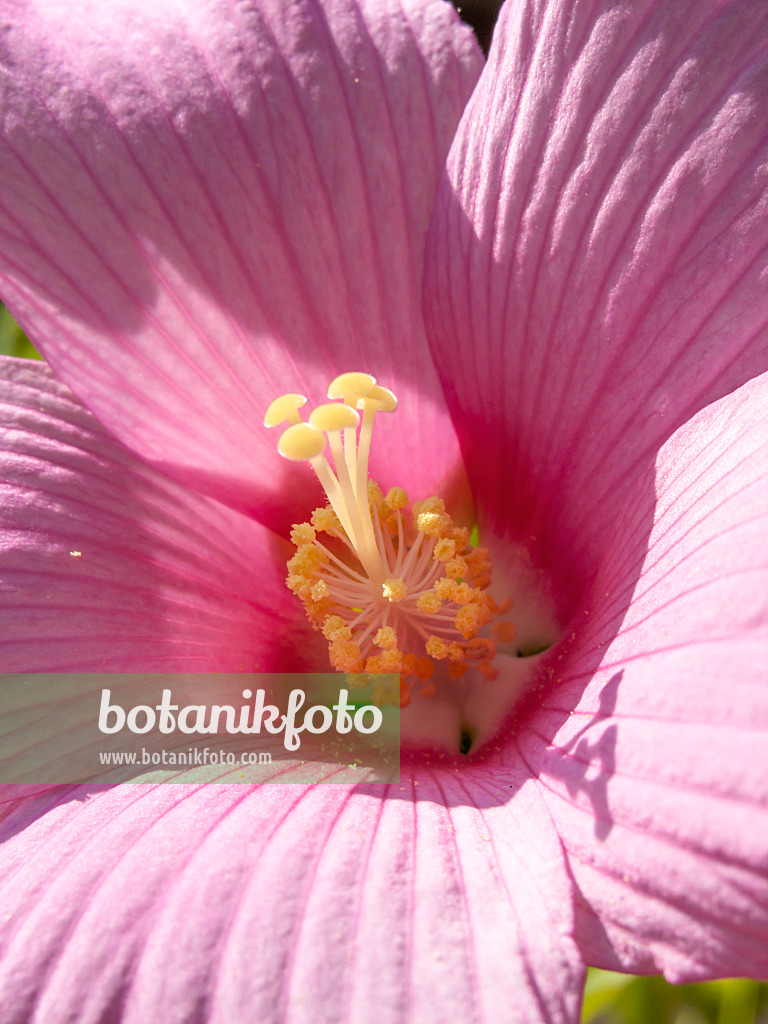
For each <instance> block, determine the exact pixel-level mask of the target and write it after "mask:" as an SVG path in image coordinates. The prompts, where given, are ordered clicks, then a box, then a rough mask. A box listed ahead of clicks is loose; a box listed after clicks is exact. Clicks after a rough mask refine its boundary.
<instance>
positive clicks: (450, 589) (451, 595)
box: [434, 576, 459, 604]
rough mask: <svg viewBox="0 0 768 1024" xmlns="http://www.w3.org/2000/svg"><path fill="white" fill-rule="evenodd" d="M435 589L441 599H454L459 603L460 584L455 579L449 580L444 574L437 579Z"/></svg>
mask: <svg viewBox="0 0 768 1024" xmlns="http://www.w3.org/2000/svg"><path fill="white" fill-rule="evenodd" d="M434 591H435V593H436V594H437V596H438V597H439V598H440V600H441V601H453V602H454V603H455V604H458V603H459V601H458V600H457V598H458V596H459V584H458V583H456V582H455V581H454V580H449V579H448V578H447V577H445V576H443V577H441V578H440V579H439V580H435V585H434Z"/></svg>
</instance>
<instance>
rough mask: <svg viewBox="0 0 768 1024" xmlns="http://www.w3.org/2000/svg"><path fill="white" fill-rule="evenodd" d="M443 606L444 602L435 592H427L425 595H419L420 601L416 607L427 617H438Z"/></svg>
mask: <svg viewBox="0 0 768 1024" xmlns="http://www.w3.org/2000/svg"><path fill="white" fill-rule="evenodd" d="M442 605H443V602H442V601H441V600H440V598H439V597H438V596H437V594H436V593H435V592H434V590H427V591H426V592H425V593H424V594H419V597H418V600H417V601H416V607H417V608H418V609H419V611H420V612H423V613H424V614H425V615H437V613H438V612H439V611H440V609H441V607H442Z"/></svg>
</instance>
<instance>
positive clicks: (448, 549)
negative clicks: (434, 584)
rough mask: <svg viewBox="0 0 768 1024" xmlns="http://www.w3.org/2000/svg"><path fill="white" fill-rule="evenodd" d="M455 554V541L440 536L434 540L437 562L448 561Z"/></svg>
mask: <svg viewBox="0 0 768 1024" xmlns="http://www.w3.org/2000/svg"><path fill="white" fill-rule="evenodd" d="M455 554H456V541H455V540H449V539H448V538H447V537H442V538H441V539H440V540H438V541H435V558H436V559H437V560H438V562H449V561H450V560H451V559H452V558H453V556H454V555H455Z"/></svg>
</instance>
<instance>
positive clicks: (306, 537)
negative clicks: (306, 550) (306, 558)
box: [291, 523, 317, 547]
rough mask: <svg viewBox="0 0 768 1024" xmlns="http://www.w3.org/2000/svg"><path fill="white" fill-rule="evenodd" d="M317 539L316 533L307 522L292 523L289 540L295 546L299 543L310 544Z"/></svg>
mask: <svg viewBox="0 0 768 1024" xmlns="http://www.w3.org/2000/svg"><path fill="white" fill-rule="evenodd" d="M316 539H317V534H316V533H315V531H314V529H313V528H312V527H311V526H310V525H309V523H294V524H293V528H292V530H291V542H292V543H293V544H295V545H296V546H297V547H298V546H299V544H311V543H312V541H314V540H316Z"/></svg>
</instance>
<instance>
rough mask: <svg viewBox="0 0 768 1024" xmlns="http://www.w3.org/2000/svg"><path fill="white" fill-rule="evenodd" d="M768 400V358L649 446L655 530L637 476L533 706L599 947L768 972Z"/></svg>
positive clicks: (542, 755) (541, 757)
mask: <svg viewBox="0 0 768 1024" xmlns="http://www.w3.org/2000/svg"><path fill="white" fill-rule="evenodd" d="M766 410H768V375H764V376H763V377H761V378H758V379H757V380H755V381H751V382H750V383H749V384H747V385H745V386H744V387H742V388H741V389H739V391H737V392H735V393H734V394H733V395H730V396H728V397H727V398H725V399H722V400H721V401H720V402H718V403H716V404H714V405H712V406H710V407H708V408H707V409H705V410H704V411H703V412H702V413H700V414H699V415H698V416H697V417H696V418H695V419H694V420H693V421H692V422H691V423H689V424H688V425H686V427H684V428H683V429H681V430H679V431H678V432H677V433H675V435H674V436H673V437H672V438H671V439H670V440H669V441H668V442H667V444H666V445H665V446H664V447H663V448H662V450H661V452H660V455H659V458H658V462H657V476H656V491H657V495H658V497H657V499H656V514H655V520H654V526H653V530H652V533H651V538H650V543H649V544H647V545H646V542H645V529H644V527H643V526H642V525H641V527H640V528H638V523H640V524H642V522H643V518H644V517H643V515H642V513H641V512H639V510H640V509H642V507H643V506H644V505H645V504H646V503H647V502H649V501H651V502H652V501H653V498H654V496H653V492H652V491H646V492H645V493H643V492H642V491H640V490H638V489H635V491H634V492H633V493H632V494H631V496H630V500H629V501H628V502H627V505H626V507H625V509H624V513H623V514H622V516H621V517H620V521H619V524H618V526H617V530H616V535H615V538H614V541H613V544H612V545H611V547H610V549H609V550H608V551H606V555H605V561H604V563H603V566H602V568H601V571H600V573H599V575H598V578H597V581H596V583H595V588H594V595H593V603H592V606H591V609H590V614H589V616H588V618H586V619H584V616H583V615H582V618H583V619H584V621H585V623H586V625H585V626H583V627H582V628H581V630H580V631H579V635H578V636H577V639H576V640H575V649H574V650H573V651H572V652H571V653H570V655H567V654H564V656H563V658H564V660H563V662H562V664H563V665H565V666H567V667H566V668H564V670H563V672H562V676H563V678H562V680H561V681H560V685H559V686H558V687H557V688H556V689H554V690H553V695H552V696H551V697H550V698H549V699H548V701H547V702H546V707H545V709H544V710H543V711H541V712H540V713H539V714H538V715H537V716H536V717H535V718H534V730H535V732H534V735H533V736H532V738H531V739H530V741H529V742H528V743H527V748H528V753H527V756H528V758H529V759H531V760H533V761H534V762H535V765H536V769H537V771H539V772H540V773H541V775H542V779H543V782H544V784H545V786H546V787H547V789H546V791H545V792H546V793H547V796H546V799H547V802H548V804H549V806H550V809H551V811H552V815H553V818H554V820H555V823H556V825H557V828H558V830H559V832H560V834H561V835H562V837H563V840H564V842H565V845H566V848H567V850H568V852H569V854H570V857H571V864H572V870H573V874H574V877H575V880H576V882H577V884H578V885H579V887H580V888H581V891H582V893H583V897H584V903H583V905H582V906H583V916H582V920H581V943H582V949H583V951H584V953H585V956H586V958H587V959H588V961H590V962H593V963H596V964H598V965H603V966H613V967H616V966H620V967H621V968H622V969H628V970H632V971H635V970H642V971H655V970H660V969H661V970H663V971H664V973H665V974H666V975H667V977H668V978H670V980H672V981H683V980H690V979H693V978H700V977H707V976H710V977H711V976H713V975H718V976H721V977H723V976H728V975H747V976H750V977H768V791H767V790H766V784H765V779H766V763H767V762H766V750H767V749H768V687H767V686H766V666H768V413H767V412H766ZM635 562H640V563H641V564H642V571H641V573H640V575H639V579H638V582H637V584H636V587H635V592H634V594H633V597H632V603H631V607H630V609H629V611H628V612H627V614H626V616H625V617H624V620H623V622H621V623H620V625H619V627H618V629H617V624H616V622H615V619H616V616H617V614H620V609H621V607H622V606H623V604H624V595H623V593H622V592H623V590H624V589H626V587H627V586H629V587H630V588H631V586H632V581H633V579H634V577H635V568H634V563H635ZM614 636H615V638H614V639H611V638H612V637H614ZM596 665H597V666H599V667H598V668H597V671H595V666H596ZM585 687H586V688H585ZM582 690H583V694H582V695H581V696H580V694H581V691H582ZM574 708H575V710H573V711H569V709H574ZM536 733H538V736H537V735H536ZM548 737H554V738H553V739H552V741H551V742H552V746H551V747H543V746H542V741H543V740H544V739H546V738H548ZM537 747H538V748H537Z"/></svg>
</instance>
